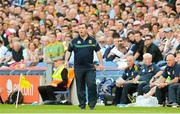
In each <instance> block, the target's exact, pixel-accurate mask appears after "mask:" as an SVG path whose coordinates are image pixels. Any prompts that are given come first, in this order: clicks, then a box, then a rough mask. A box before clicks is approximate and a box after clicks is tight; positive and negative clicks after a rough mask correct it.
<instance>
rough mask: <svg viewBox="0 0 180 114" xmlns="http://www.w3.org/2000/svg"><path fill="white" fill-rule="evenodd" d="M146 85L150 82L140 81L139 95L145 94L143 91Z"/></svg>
mask: <svg viewBox="0 0 180 114" xmlns="http://www.w3.org/2000/svg"><path fill="white" fill-rule="evenodd" d="M146 85H148V83H146V82H143V83H140V84H139V85H138V90H137V91H138V95H143V93H144V91H143V87H145V86H146Z"/></svg>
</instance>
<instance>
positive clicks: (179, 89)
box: [177, 84, 180, 105]
mask: <svg viewBox="0 0 180 114" xmlns="http://www.w3.org/2000/svg"><path fill="white" fill-rule="evenodd" d="M177 103H178V104H179V105H180V84H179V86H178V89H177Z"/></svg>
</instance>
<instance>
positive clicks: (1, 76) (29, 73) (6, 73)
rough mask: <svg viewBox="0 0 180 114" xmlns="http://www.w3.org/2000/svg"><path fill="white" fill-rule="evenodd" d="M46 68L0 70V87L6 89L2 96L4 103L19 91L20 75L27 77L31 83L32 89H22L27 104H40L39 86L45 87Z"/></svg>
mask: <svg viewBox="0 0 180 114" xmlns="http://www.w3.org/2000/svg"><path fill="white" fill-rule="evenodd" d="M46 71H47V68H45V67H27V68H22V69H20V68H0V87H2V88H3V89H4V92H3V94H2V99H3V101H6V100H7V99H8V95H9V94H10V93H11V92H12V91H14V90H17V89H18V87H19V86H18V85H19V79H20V75H24V76H26V79H27V80H28V81H29V82H30V83H31V87H30V88H23V89H21V92H22V94H23V95H24V102H25V103H32V102H39V101H40V97H39V93H38V86H39V85H44V84H45V83H46V82H45V81H46V77H47V75H46Z"/></svg>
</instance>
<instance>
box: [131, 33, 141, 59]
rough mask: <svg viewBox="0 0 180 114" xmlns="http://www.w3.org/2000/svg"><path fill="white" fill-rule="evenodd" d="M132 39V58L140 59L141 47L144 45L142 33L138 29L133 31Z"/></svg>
mask: <svg viewBox="0 0 180 114" xmlns="http://www.w3.org/2000/svg"><path fill="white" fill-rule="evenodd" d="M134 40H135V51H134V52H133V53H134V58H135V59H136V60H138V61H142V59H143V57H142V56H143V47H144V41H143V40H142V33H141V32H139V31H135V32H134Z"/></svg>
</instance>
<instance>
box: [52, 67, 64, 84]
mask: <svg viewBox="0 0 180 114" xmlns="http://www.w3.org/2000/svg"><path fill="white" fill-rule="evenodd" d="M63 69H64V65H62V66H60V67H59V68H58V69H57V70H56V71H55V72H54V73H53V75H52V78H53V79H56V80H60V81H62V76H61V72H62V71H63Z"/></svg>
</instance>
